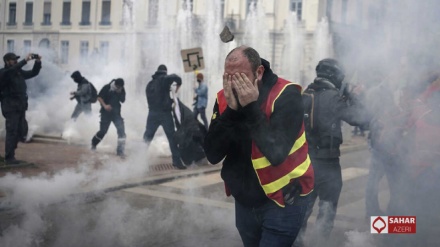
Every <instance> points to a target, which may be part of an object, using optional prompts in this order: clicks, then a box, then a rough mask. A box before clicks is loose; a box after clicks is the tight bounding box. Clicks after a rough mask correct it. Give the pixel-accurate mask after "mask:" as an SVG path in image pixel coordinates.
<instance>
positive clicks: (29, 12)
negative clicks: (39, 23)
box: [23, 2, 34, 25]
mask: <svg viewBox="0 0 440 247" xmlns="http://www.w3.org/2000/svg"><path fill="white" fill-rule="evenodd" d="M33 15H34V3H33V2H26V10H25V16H24V23H23V25H32V24H33V23H32V17H33Z"/></svg>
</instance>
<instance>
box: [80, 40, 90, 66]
mask: <svg viewBox="0 0 440 247" xmlns="http://www.w3.org/2000/svg"><path fill="white" fill-rule="evenodd" d="M80 56H81V62H87V58H88V56H89V42H88V41H81V43H80Z"/></svg>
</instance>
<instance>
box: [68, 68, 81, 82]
mask: <svg viewBox="0 0 440 247" xmlns="http://www.w3.org/2000/svg"><path fill="white" fill-rule="evenodd" d="M70 77H71V78H72V79H74V80H79V79H81V78H82V75H81V73H80V72H79V71H78V70H77V71H75V72H73V73H72V75H71V76H70Z"/></svg>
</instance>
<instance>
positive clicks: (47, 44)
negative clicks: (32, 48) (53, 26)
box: [38, 39, 50, 49]
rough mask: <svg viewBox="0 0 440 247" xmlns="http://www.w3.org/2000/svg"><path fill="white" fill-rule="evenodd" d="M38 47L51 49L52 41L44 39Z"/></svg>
mask: <svg viewBox="0 0 440 247" xmlns="http://www.w3.org/2000/svg"><path fill="white" fill-rule="evenodd" d="M38 47H40V48H44V49H49V48H50V41H49V40H48V39H42V40H41V41H40V43H39V44H38Z"/></svg>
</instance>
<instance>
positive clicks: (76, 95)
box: [70, 71, 92, 121]
mask: <svg viewBox="0 0 440 247" xmlns="http://www.w3.org/2000/svg"><path fill="white" fill-rule="evenodd" d="M70 77H71V78H72V79H73V81H74V82H75V83H77V84H78V88H77V90H76V91H74V92H71V93H70V95H71V97H70V99H71V100H73V99H76V101H77V104H76V106H75V110H74V111H73V113H72V116H71V119H73V120H74V121H76V119H77V118H78V116H79V115H80V114H81V113H82V112H84V113H85V114H87V115H88V114H90V113H91V112H92V103H91V102H90V99H91V97H92V89H91V86H90V83H89V81H88V80H87V79H86V78H84V77H83V76H82V75H81V73H80V72H79V71H75V72H73V73H72V75H71V76H70Z"/></svg>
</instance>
